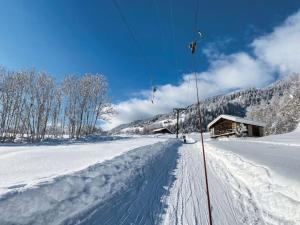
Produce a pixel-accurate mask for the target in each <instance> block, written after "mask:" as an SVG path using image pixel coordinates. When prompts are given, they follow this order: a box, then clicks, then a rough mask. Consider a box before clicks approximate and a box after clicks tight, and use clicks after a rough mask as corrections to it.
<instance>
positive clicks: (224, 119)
mask: <svg viewBox="0 0 300 225" xmlns="http://www.w3.org/2000/svg"><path fill="white" fill-rule="evenodd" d="M264 126H265V124H264V123H261V122H257V121H252V120H248V119H245V118H241V117H237V116H230V115H220V116H218V117H217V118H216V119H214V120H213V121H212V122H210V123H209V124H208V126H207V128H208V130H209V131H210V136H211V137H212V138H217V137H221V136H236V137H245V136H247V137H261V136H263V135H264Z"/></svg>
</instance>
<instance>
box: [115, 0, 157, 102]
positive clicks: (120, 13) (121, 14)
mask: <svg viewBox="0 0 300 225" xmlns="http://www.w3.org/2000/svg"><path fill="white" fill-rule="evenodd" d="M113 3H114V6H115V8H116V9H117V11H118V13H119V15H120V18H121V20H122V22H123V24H124V25H125V28H126V29H127V31H128V33H129V35H130V38H131V39H132V41H133V44H134V45H135V47H136V48H137V50H138V52H139V54H140V56H141V57H142V59H143V61H144V64H145V65H146V66H147V67H148V69H149V71H150V72H151V73H153V71H152V68H153V67H152V66H151V63H150V62H149V61H148V59H147V57H146V54H145V52H144V49H143V48H142V46H141V44H140V42H139V41H138V39H137V38H136V35H135V34H134V32H133V30H132V28H131V26H130V25H129V23H128V21H127V20H126V17H125V15H124V13H123V11H122V9H121V7H120V5H119V3H118V1H117V0H113ZM150 81H151V102H152V103H154V97H155V92H156V91H157V88H156V87H155V86H154V85H153V78H152V76H150Z"/></svg>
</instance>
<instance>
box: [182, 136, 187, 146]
mask: <svg viewBox="0 0 300 225" xmlns="http://www.w3.org/2000/svg"><path fill="white" fill-rule="evenodd" d="M182 138H183V143H184V144H186V136H185V135H182Z"/></svg>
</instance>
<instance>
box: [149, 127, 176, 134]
mask: <svg viewBox="0 0 300 225" xmlns="http://www.w3.org/2000/svg"><path fill="white" fill-rule="evenodd" d="M152 133H153V134H172V132H171V131H170V130H169V129H168V128H165V127H162V128H158V129H155V130H152Z"/></svg>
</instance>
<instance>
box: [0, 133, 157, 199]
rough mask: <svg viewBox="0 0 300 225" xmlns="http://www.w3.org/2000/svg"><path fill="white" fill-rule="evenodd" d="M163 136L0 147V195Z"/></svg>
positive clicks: (80, 167)
mask: <svg viewBox="0 0 300 225" xmlns="http://www.w3.org/2000/svg"><path fill="white" fill-rule="evenodd" d="M160 141H163V139H162V138H160V139H159V138H151V137H144V138H117V140H113V141H100V142H98V143H97V142H95V143H89V142H88V143H80V142H79V143H77V144H57V145H53V144H52V145H39V146H26V145H25V146H18V147H16V146H13V145H11V146H6V147H0V195H1V194H3V193H5V192H8V191H11V190H15V189H16V188H28V187H30V186H32V185H35V184H37V183H40V182H45V181H48V180H51V179H53V178H55V177H57V176H61V175H64V174H68V173H72V172H75V171H79V170H82V169H84V168H86V167H88V166H90V165H93V164H96V163H100V162H103V161H104V160H108V159H112V158H113V157H116V156H118V155H121V154H123V153H125V152H127V151H129V150H132V149H135V148H137V147H140V146H145V145H150V144H154V143H157V142H160Z"/></svg>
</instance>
